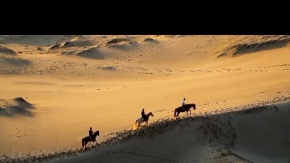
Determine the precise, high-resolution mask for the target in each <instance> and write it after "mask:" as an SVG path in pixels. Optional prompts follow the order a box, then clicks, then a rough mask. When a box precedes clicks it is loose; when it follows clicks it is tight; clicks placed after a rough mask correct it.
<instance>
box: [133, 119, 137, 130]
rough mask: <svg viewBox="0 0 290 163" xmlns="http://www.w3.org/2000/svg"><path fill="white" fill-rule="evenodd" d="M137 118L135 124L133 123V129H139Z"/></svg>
mask: <svg viewBox="0 0 290 163" xmlns="http://www.w3.org/2000/svg"><path fill="white" fill-rule="evenodd" d="M136 124H137V120H136V121H135V123H134V125H133V130H136V129H137V125H136Z"/></svg>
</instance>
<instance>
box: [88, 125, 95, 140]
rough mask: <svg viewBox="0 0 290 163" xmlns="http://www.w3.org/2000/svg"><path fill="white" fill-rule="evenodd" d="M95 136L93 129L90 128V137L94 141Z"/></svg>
mask: <svg viewBox="0 0 290 163" xmlns="http://www.w3.org/2000/svg"><path fill="white" fill-rule="evenodd" d="M93 134H94V132H93V129H92V127H90V130H89V136H90V138H91V139H93Z"/></svg>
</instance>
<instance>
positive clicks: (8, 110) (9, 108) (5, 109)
mask: <svg viewBox="0 0 290 163" xmlns="http://www.w3.org/2000/svg"><path fill="white" fill-rule="evenodd" d="M29 109H35V107H34V106H33V105H32V104H31V103H29V102H27V101H26V100H24V99H23V98H22V97H17V98H14V99H12V100H5V99H0V115H2V116H8V117H12V116H13V115H14V114H22V115H25V116H29V117H32V116H33V114H32V113H31V112H30V111H29Z"/></svg>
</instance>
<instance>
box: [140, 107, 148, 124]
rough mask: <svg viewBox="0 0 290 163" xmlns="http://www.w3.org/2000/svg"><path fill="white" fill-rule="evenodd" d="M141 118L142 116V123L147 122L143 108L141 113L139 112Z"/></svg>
mask: <svg viewBox="0 0 290 163" xmlns="http://www.w3.org/2000/svg"><path fill="white" fill-rule="evenodd" d="M141 116H142V118H143V119H144V121H146V120H147V115H146V114H145V111H144V108H143V109H142V111H141Z"/></svg>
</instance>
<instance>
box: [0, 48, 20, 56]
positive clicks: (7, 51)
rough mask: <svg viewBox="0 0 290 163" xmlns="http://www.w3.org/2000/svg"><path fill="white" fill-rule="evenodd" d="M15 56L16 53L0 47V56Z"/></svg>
mask: <svg viewBox="0 0 290 163" xmlns="http://www.w3.org/2000/svg"><path fill="white" fill-rule="evenodd" d="M1 54H4V55H17V53H16V52H15V51H13V50H11V49H9V48H6V47H4V46H0V55H1Z"/></svg>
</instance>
